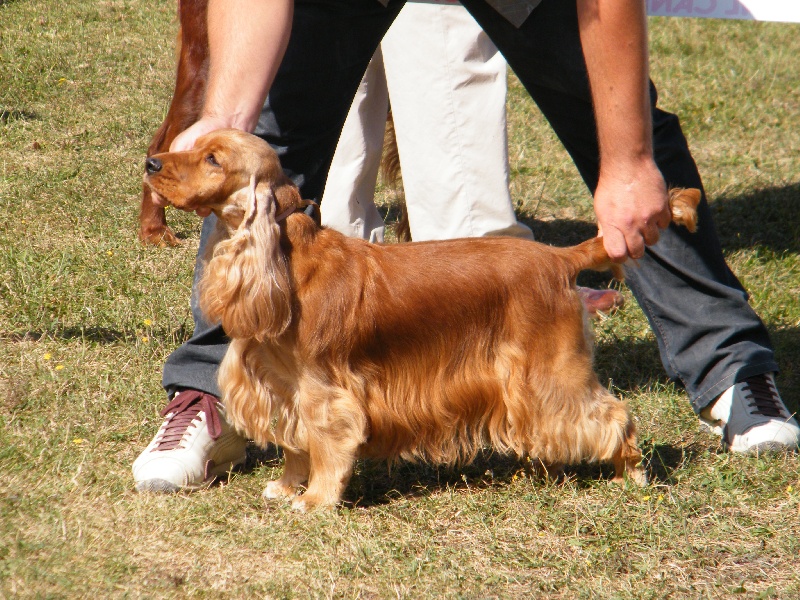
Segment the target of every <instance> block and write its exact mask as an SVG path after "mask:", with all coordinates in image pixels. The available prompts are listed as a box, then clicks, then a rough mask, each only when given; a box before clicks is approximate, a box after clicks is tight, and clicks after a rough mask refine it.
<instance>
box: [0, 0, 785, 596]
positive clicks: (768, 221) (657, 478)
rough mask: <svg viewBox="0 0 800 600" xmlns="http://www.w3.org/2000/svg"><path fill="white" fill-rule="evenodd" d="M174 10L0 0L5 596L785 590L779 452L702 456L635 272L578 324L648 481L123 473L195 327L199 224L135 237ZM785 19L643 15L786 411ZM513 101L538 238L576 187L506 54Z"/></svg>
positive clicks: (367, 468)
mask: <svg viewBox="0 0 800 600" xmlns="http://www.w3.org/2000/svg"><path fill="white" fill-rule="evenodd" d="M173 12H174V5H173V3H158V4H154V3H146V2H142V1H141V0H114V1H110V2H100V3H97V2H89V1H88V0H76V1H74V2H67V3H55V4H54V3H48V2H44V1H42V0H14V1H8V2H0V22H2V24H3V27H2V34H0V82H2V85H0V117H1V118H0V216H1V218H0V247H2V249H3V250H2V251H1V252H0V469H2V472H3V478H2V479H0V597H20V598H40V597H54V598H61V597H69V598H73V597H74V598H81V597H89V596H97V597H103V598H105V597H112V598H115V597H132V598H136V597H148V598H151V597H152V598H186V597H209V598H245V597H246V598H252V597H259V598H307V597H319V598H532V597H533V598H538V597H541V598H545V597H546V598H565V599H567V598H569V599H573V598H621V599H637V600H638V599H648V598H652V599H656V598H692V599H696V598H728V597H737V598H753V599H755V598H787V599H788V598H795V597H798V596H800V575H798V574H797V570H796V568H795V565H796V559H797V555H798V552H800V547H798V544H799V543H798V541H797V536H796V535H795V534H794V532H797V531H800V465H799V464H798V457H797V456H796V455H779V456H768V457H741V456H731V455H728V454H725V453H722V452H721V451H720V449H719V444H718V441H717V440H716V439H715V438H713V437H711V436H709V435H708V434H706V433H704V432H702V431H700V429H699V427H698V425H697V420H696V418H695V417H694V415H693V414H692V412H691V410H690V409H689V406H688V402H687V400H686V397H685V394H684V392H683V391H682V390H681V389H680V388H679V387H677V386H675V385H674V384H672V383H670V382H669V381H667V380H666V377H665V375H664V372H663V369H662V367H661V364H660V360H659V357H658V352H657V349H656V345H655V341H654V339H653V337H652V335H651V334H650V332H649V329H648V326H647V323H646V322H645V320H644V317H643V316H642V314H641V312H640V311H639V310H638V308H637V307H636V306H635V303H634V302H633V300H632V298H631V297H630V296H629V300H630V302H629V303H628V305H627V306H626V307H625V309H624V310H622V311H620V312H619V313H618V314H616V315H615V316H613V317H611V318H608V319H605V320H603V321H600V322H598V323H597V324H596V327H595V329H596V332H597V349H598V351H597V366H598V370H599V372H600V375H601V378H602V380H603V381H606V382H608V385H609V386H610V387H612V388H613V389H614V391H615V392H616V393H618V394H619V395H621V396H622V397H624V398H626V399H627V400H628V401H629V402H630V403H631V406H632V407H633V411H634V413H635V415H636V417H637V420H638V423H639V427H640V430H641V434H642V445H643V449H644V452H645V456H646V460H647V462H648V467H649V470H650V474H651V479H652V483H651V485H649V486H648V487H647V488H645V489H635V488H629V487H619V486H613V485H610V484H609V483H607V481H606V480H605V479H604V477H605V476H607V475H608V473H607V471H604V470H603V469H601V468H598V467H587V466H579V467H576V468H573V469H571V470H569V471H568V472H567V477H566V479H565V480H564V481H563V482H560V483H558V484H553V483H547V482H544V481H541V480H538V479H531V478H530V476H529V473H528V470H527V469H526V465H524V464H519V463H518V462H516V461H514V460H510V459H508V458H505V457H500V456H492V455H486V456H482V457H480V458H479V460H478V461H477V462H476V463H475V464H473V465H470V466H468V467H465V468H463V469H437V468H434V467H429V466H425V465H400V466H399V467H398V468H396V469H394V470H392V471H388V470H387V468H386V466H385V465H383V464H371V463H359V465H358V469H357V473H356V475H355V477H354V479H353V482H352V484H351V486H350V488H349V489H348V493H347V500H348V503H347V504H346V506H345V507H344V508H342V509H341V510H339V511H337V512H333V513H324V514H313V515H297V514H295V513H293V512H292V511H291V510H289V509H288V508H287V507H285V506H283V505H269V506H265V505H263V504H262V502H261V500H260V493H261V490H262V489H263V486H264V485H265V482H266V481H267V480H268V479H269V478H272V477H274V476H276V475H277V473H278V472H279V469H280V468H281V461H280V458H279V457H277V456H276V455H275V453H274V452H263V451H259V450H257V449H255V448H252V449H251V453H250V458H249V460H248V465H247V469H245V471H244V472H242V473H236V474H234V475H233V476H232V477H231V479H230V480H229V481H227V482H225V483H224V484H223V485H219V486H215V487H213V488H211V489H209V490H207V491H203V492H200V493H196V494H192V495H178V496H174V497H154V496H141V495H137V494H136V493H134V492H133V482H132V478H131V474H130V465H131V463H132V462H133V459H134V458H135V457H136V455H137V454H138V453H139V451H140V450H141V449H142V448H143V447H144V446H145V444H146V443H147V442H148V441H149V439H150V438H151V436H152V435H153V433H154V432H155V431H156V429H157V427H158V425H159V423H160V417H159V416H158V411H159V410H160V408H161V407H162V405H163V401H164V399H163V392H162V391H161V389H160V386H159V381H160V375H161V366H162V364H163V361H164V359H165V358H166V356H167V355H168V354H169V352H170V351H171V350H172V349H174V348H175V347H176V346H177V345H178V344H180V343H181V342H182V341H184V340H185V339H186V338H187V336H188V335H189V334H190V331H191V327H192V325H191V316H190V313H189V303H188V298H189V290H190V284H191V274H192V268H193V264H194V252H195V249H196V245H197V235H198V230H199V227H198V225H199V224H198V222H197V220H196V219H195V218H194V217H193V216H192V215H183V214H176V213H174V212H173V213H171V214H170V215H169V218H170V221H171V223H172V224H173V225H174V226H175V228H176V230H177V231H178V233H179V234H180V235H182V236H183V238H184V240H185V243H184V245H183V246H182V247H181V248H178V249H173V250H154V249H149V248H143V247H141V246H140V245H139V244H138V242H137V241H136V238H135V227H136V215H137V210H138V201H139V193H140V189H141V188H140V186H141V183H140V181H141V179H140V177H141V169H142V158H143V155H144V151H145V148H146V146H147V143H148V141H149V137H150V135H151V134H152V132H153V131H154V130H155V129H156V127H157V126H158V124H159V122H160V119H161V118H162V116H163V114H164V113H165V111H166V106H167V103H168V100H169V93H170V85H171V79H172V71H173V60H174V54H173V52H174V51H173V36H174V33H175V22H174V16H173ZM796 34H797V29H796V27H794V26H790V25H777V24H754V23H734V22H724V23H723V22H715V21H700V20H668V19H655V20H653V21H652V40H653V44H652V48H653V60H654V77H655V78H656V80H657V81H658V83H659V84H660V90H661V97H662V102H663V104H664V105H665V106H666V107H667V108H669V109H674V110H677V112H679V113H680V114H681V116H682V118H683V122H684V124H685V129H686V133H687V137H688V138H689V140H690V143H691V146H692V148H693V149H694V152H695V156H696V158H697V160H698V163H699V164H700V167H701V170H702V172H703V173H704V176H705V182H706V185H707V188H708V190H709V194H710V197H711V198H712V200H713V202H714V210H715V213H716V216H717V224H718V227H719V230H720V234H721V238H722V241H723V245H724V248H725V251H726V253H727V254H728V257H729V259H730V262H731V264H732V265H733V267H734V268H735V270H736V271H737V272H738V273H739V274H740V275H741V276H742V279H743V280H744V281H745V283H746V284H747V286H748V287H749V288H750V290H751V291H752V294H753V298H752V302H753V305H754V306H755V307H756V308H757V310H758V311H759V312H760V314H762V315H763V316H764V318H765V320H766V322H767V324H768V327H769V328H770V330H771V333H772V334H773V337H774V340H775V344H776V346H777V348H778V350H779V355H778V360H779V363H780V365H781V368H782V373H781V376H780V378H779V383H780V385H781V386H782V389H783V390H784V392H785V396H786V400H787V402H788V404H789V405H790V407H791V408H793V409H796V408H797V398H798V397H800V362H798V361H800V359H798V357H800V330H799V328H800V306H799V305H798V302H797V297H798V291H800V272H798V269H800V267H799V266H798V253H800V246H799V244H798V240H800V209H798V206H800V204H799V203H798V199H800V152H799V151H798V150H799V148H798V146H800V135H798V131H797V127H794V126H793V125H794V124H796V123H798V122H800V106H799V105H798V96H797V93H796V92H797V89H798V88H799V87H800V75H798V72H797V68H796V67H797V64H796V60H795V59H794V57H795V56H796V55H797V53H798V51H800V42H798V39H799V38H798V37H797V35H796ZM509 107H510V116H509V118H510V125H509V127H510V139H511V142H510V155H511V160H512V172H513V181H512V192H513V196H514V198H515V201H516V202H517V208H518V212H519V214H520V217H521V218H522V219H523V220H525V221H526V222H528V223H529V224H530V225H531V226H532V227H533V228H534V230H535V231H536V233H537V235H538V236H539V238H540V239H542V240H544V241H546V242H550V243H562V244H563V243H571V242H575V241H578V240H580V239H583V238H585V237H588V236H589V235H592V234H593V231H594V225H593V223H592V209H591V199H590V198H589V195H588V194H587V192H586V191H585V189H584V187H583V184H582V182H581V181H580V180H579V178H578V177H577V175H576V173H575V170H574V168H573V166H572V165H571V163H570V162H569V160H568V158H567V156H566V154H565V153H564V151H563V149H562V148H561V146H560V145H559V143H558V142H557V140H555V139H554V137H553V134H552V132H551V131H550V130H549V127H548V126H547V124H546V123H544V122H543V120H542V119H541V117H540V116H539V115H538V113H537V111H536V109H535V107H533V106H532V105H531V103H530V101H529V100H528V99H527V98H526V97H525V96H524V94H523V93H522V91H521V90H520V88H519V85H518V84H517V83H516V81H515V80H514V79H513V78H512V79H511V91H510V94H509ZM382 194H383V196H382V197H383V198H385V199H388V198H390V196H391V193H390V192H389V191H388V190H384V191H383V192H382ZM391 214H394V213H393V212H392V213H391ZM592 281H593V282H596V283H600V284H602V283H604V281H605V280H603V279H599V280H597V279H595V280H592ZM623 289H624V288H623ZM625 293H626V294H627V292H625Z"/></svg>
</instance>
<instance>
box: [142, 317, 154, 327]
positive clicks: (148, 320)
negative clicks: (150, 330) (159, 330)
mask: <svg viewBox="0 0 800 600" xmlns="http://www.w3.org/2000/svg"><path fill="white" fill-rule="evenodd" d="M143 323H144V326H145V327H150V325H152V324H153V321H151V320H150V319H145V320H144V321H143Z"/></svg>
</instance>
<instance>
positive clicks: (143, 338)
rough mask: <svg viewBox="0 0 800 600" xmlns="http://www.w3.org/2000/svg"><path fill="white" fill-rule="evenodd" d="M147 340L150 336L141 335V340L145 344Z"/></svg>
mask: <svg viewBox="0 0 800 600" xmlns="http://www.w3.org/2000/svg"><path fill="white" fill-rule="evenodd" d="M149 341H150V338H149V337H147V336H146V335H143V336H142V342H144V343H145V344H147V343H148V342H149Z"/></svg>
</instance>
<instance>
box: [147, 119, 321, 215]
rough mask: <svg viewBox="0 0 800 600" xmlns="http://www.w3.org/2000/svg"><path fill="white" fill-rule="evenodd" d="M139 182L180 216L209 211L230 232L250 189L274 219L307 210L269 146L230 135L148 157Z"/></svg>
mask: <svg viewBox="0 0 800 600" xmlns="http://www.w3.org/2000/svg"><path fill="white" fill-rule="evenodd" d="M144 181H145V184H146V185H147V186H148V187H149V188H150V189H151V190H152V191H153V192H154V194H155V195H156V196H157V197H158V199H159V200H161V201H162V202H164V203H168V204H171V205H173V206H174V207H176V208H180V209H181V210H187V211H196V210H199V211H212V212H214V213H215V214H216V215H217V217H219V218H220V219H222V220H223V221H225V222H226V224H227V225H228V226H230V227H232V228H234V229H235V228H236V227H238V226H239V224H240V223H241V220H242V218H243V217H244V214H245V212H246V211H247V208H248V201H249V198H250V197H251V196H252V192H251V191H250V190H251V188H252V186H253V185H255V186H257V187H258V188H259V189H260V190H261V191H263V192H264V193H270V194H271V196H272V197H273V198H274V200H275V204H276V206H275V209H276V214H278V215H279V214H281V213H283V212H284V211H287V210H291V209H292V208H293V207H294V208H302V207H303V206H304V205H306V204H308V203H307V202H304V201H303V200H301V198H300V194H299V192H298V190H297V187H295V185H294V184H293V183H292V181H291V180H290V179H289V178H288V177H287V176H286V175H285V174H284V173H283V170H282V169H281V164H280V161H279V160H278V155H277V154H276V153H275V151H274V150H273V149H272V148H271V147H270V145H269V144H267V142H265V141H264V140H262V139H261V138H259V137H256V136H254V135H251V134H249V133H244V132H242V131H238V130H235V129H221V130H218V131H213V132H211V133H208V134H206V135H204V136H202V137H200V138H198V139H197V141H196V142H195V145H194V148H193V149H192V150H188V151H185V152H163V153H161V154H155V155H153V156H151V157H149V158H148V159H147V161H146V163H145V176H144Z"/></svg>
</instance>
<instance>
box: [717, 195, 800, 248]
mask: <svg viewBox="0 0 800 600" xmlns="http://www.w3.org/2000/svg"><path fill="white" fill-rule="evenodd" d="M711 210H712V212H713V215H714V222H715V224H716V226H717V232H718V233H719V237H720V241H721V242H722V247H723V248H724V249H725V250H741V249H744V248H751V247H753V246H762V247H765V248H769V249H771V250H773V251H774V252H777V253H782V252H800V184H793V185H787V186H784V187H773V188H764V189H761V190H754V191H750V192H748V193H746V194H742V195H739V196H731V197H725V196H723V197H720V198H717V199H716V200H714V202H712V203H711Z"/></svg>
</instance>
